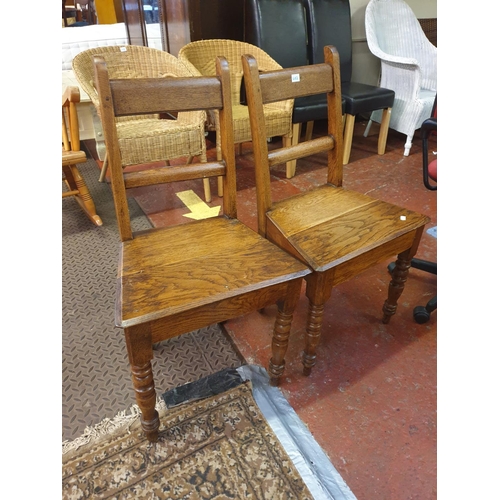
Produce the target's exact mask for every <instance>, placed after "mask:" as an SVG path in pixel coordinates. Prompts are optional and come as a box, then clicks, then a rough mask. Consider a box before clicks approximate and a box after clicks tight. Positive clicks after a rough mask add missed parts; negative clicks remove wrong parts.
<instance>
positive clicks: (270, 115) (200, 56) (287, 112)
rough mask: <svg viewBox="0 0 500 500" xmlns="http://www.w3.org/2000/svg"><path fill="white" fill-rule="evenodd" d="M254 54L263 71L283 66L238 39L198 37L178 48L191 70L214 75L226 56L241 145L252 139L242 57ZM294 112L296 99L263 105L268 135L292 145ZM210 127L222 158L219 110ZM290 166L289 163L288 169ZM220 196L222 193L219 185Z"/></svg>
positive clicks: (236, 139) (236, 133) (236, 136)
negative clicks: (243, 94) (244, 97)
mask: <svg viewBox="0 0 500 500" xmlns="http://www.w3.org/2000/svg"><path fill="white" fill-rule="evenodd" d="M243 54H252V55H253V56H254V57H255V58H256V59H257V61H259V66H260V68H261V69H262V70H264V71H267V70H273V69H280V68H281V66H280V65H279V64H278V63H277V62H276V61H275V60H274V59H273V58H272V57H270V56H269V54H267V53H266V52H265V51H263V50H262V49H260V48H259V47H256V46H254V45H251V44H249V43H246V42H241V41H238V40H225V39H214V40H198V41H195V42H190V43H188V44H187V45H184V47H182V48H181V49H180V50H179V55H178V57H179V60H181V61H182V62H183V63H184V64H185V65H186V66H187V67H188V68H189V69H190V70H191V72H192V73H194V74H197V75H203V76H212V75H214V74H215V58H216V57H217V56H223V57H225V58H226V59H227V61H228V63H229V69H230V72H231V100H232V106H233V128H234V142H235V144H241V143H243V142H247V141H251V140H252V133H251V131H250V119H249V117H248V108H247V106H245V105H243V104H241V103H240V89H241V81H242V77H243V69H242V67H241V56H242V55H243ZM292 111H293V101H291V100H287V101H283V102H275V103H271V104H267V105H266V106H265V108H264V117H265V120H264V125H265V130H266V135H267V137H282V140H283V144H284V145H286V144H290V142H291V140H292ZM207 128H208V130H215V132H216V147H217V155H218V156H217V157H218V158H220V148H221V146H220V139H219V138H220V132H219V126H218V117H217V113H213V114H209V115H208V121H207ZM290 168H291V165H290V164H287V170H289V169H290ZM219 195H222V190H221V186H220V185H219Z"/></svg>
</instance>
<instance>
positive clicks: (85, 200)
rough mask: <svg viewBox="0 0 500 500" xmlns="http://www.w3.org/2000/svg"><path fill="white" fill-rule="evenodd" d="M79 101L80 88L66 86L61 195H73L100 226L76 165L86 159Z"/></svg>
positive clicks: (63, 113) (63, 111)
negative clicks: (63, 183) (79, 123)
mask: <svg viewBox="0 0 500 500" xmlns="http://www.w3.org/2000/svg"><path fill="white" fill-rule="evenodd" d="M79 102H80V90H79V89H78V87H66V90H65V91H64V93H63V96H62V172H63V180H64V182H65V184H66V187H67V188H68V190H67V191H63V193H62V197H63V198H66V197H68V196H74V197H75V200H76V201H77V202H78V204H79V205H80V206H81V207H82V209H83V211H84V212H85V213H86V214H87V216H88V218H89V219H90V220H91V221H92V222H93V223H94V224H95V225H96V226H102V220H101V218H100V217H99V216H98V215H97V213H96V209H95V204H94V200H93V199H92V196H91V195H90V192H89V189H88V187H87V185H86V184H85V181H84V179H83V177H82V176H81V174H80V172H79V170H78V167H77V165H78V164H79V163H85V162H86V161H87V155H86V154H85V151H82V150H81V149H80V131H79V127H78V112H77V109H76V105H77V103H79Z"/></svg>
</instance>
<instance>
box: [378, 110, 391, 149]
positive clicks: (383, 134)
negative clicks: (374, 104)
mask: <svg viewBox="0 0 500 500" xmlns="http://www.w3.org/2000/svg"><path fill="white" fill-rule="evenodd" d="M391 111H392V108H386V109H384V111H383V112H382V121H381V122H380V130H379V133H378V150H377V152H378V154H379V155H383V154H384V153H385V148H386V146H387V135H388V134H389V122H390V121H391Z"/></svg>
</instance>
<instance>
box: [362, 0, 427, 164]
mask: <svg viewBox="0 0 500 500" xmlns="http://www.w3.org/2000/svg"><path fill="white" fill-rule="evenodd" d="M365 27H366V39H367V41H368V47H369V48H370V51H371V52H372V54H374V55H375V56H377V57H378V58H379V59H380V61H381V77H380V85H381V86H383V87H387V88H389V89H392V90H394V92H395V93H396V96H395V99H394V106H393V108H392V112H391V119H390V122H389V128H391V129H393V130H397V131H398V132H401V133H403V134H405V135H406V143H405V146H404V156H408V155H409V154H410V149H411V145H412V140H413V135H414V133H415V130H418V129H419V128H420V126H421V125H422V122H423V121H424V120H425V119H427V118H429V117H430V116H431V111H432V106H433V104H434V99H435V97H436V92H437V48H436V47H435V46H434V45H433V44H432V43H431V42H430V41H429V39H428V38H427V37H426V35H425V33H424V31H423V30H422V27H421V25H420V23H419V21H418V19H417V17H416V16H415V14H414V13H413V11H412V9H411V8H410V7H409V6H408V4H406V3H405V2H404V1H403V0H370V2H369V3H368V5H367V7H366V13H365ZM380 120H381V113H380V112H379V111H375V112H373V113H372V115H371V117H370V121H369V122H368V125H367V127H366V129H365V132H364V135H365V136H366V135H367V134H368V132H369V130H370V126H371V123H372V122H374V121H375V122H380Z"/></svg>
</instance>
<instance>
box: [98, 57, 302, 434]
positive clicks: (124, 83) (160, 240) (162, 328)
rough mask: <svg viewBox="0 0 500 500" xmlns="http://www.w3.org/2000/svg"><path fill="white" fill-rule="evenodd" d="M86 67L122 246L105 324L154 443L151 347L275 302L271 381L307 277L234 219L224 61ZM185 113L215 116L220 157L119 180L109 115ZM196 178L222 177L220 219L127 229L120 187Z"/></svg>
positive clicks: (232, 160) (279, 370)
mask: <svg viewBox="0 0 500 500" xmlns="http://www.w3.org/2000/svg"><path fill="white" fill-rule="evenodd" d="M94 61H95V82H96V86H97V89H98V93H99V95H100V97H101V99H100V116H101V118H102V122H103V130H104V138H105V142H106V148H107V150H108V151H109V161H110V172H111V189H112V192H113V199H114V203H115V208H116V215H117V219H118V228H119V231H120V237H121V241H122V243H121V248H120V258H119V264H118V279H117V297H116V312H115V323H116V325H117V326H118V327H120V328H122V329H123V331H124V334H125V340H126V343H127V351H128V357H129V362H130V367H131V372H132V381H133V384H134V389H135V395H136V401H137V404H138V405H139V408H140V410H141V422H142V428H143V430H144V432H145V433H146V435H147V438H148V439H149V440H150V441H156V440H157V439H158V429H159V425H160V422H159V418H158V412H157V411H156V409H155V404H156V391H155V386H154V377H153V372H152V365H151V360H152V359H153V344H155V343H156V342H160V341H162V340H165V339H168V338H172V337H175V336H177V335H181V334H183V333H187V332H190V331H192V330H194V329H198V328H201V327H203V326H208V325H211V324H214V323H218V322H222V321H224V320H227V319H230V318H234V317H237V316H240V315H242V314H246V313H248V312H251V311H255V310H260V309H262V308H264V307H266V306H268V305H271V304H277V306H278V313H277V317H276V322H275V326H274V332H273V340H272V353H271V368H270V373H271V377H272V379H273V381H275V382H276V381H277V379H278V378H279V376H280V375H281V374H282V372H283V367H284V358H285V353H286V350H287V345H288V337H289V334H290V328H291V321H292V316H293V312H294V309H295V306H296V304H297V301H298V299H299V295H300V290H301V284H302V279H303V278H304V277H305V276H307V275H308V274H309V273H310V270H309V268H308V267H307V266H306V265H305V264H304V263H302V262H300V261H299V260H297V259H295V258H294V257H292V256H290V255H289V254H288V253H286V252H285V251H284V250H282V249H281V248H279V247H278V246H276V245H274V244H272V243H271V242H270V241H268V240H267V239H266V238H264V237H262V236H261V235H259V234H257V233H256V232H255V231H252V230H251V229H249V228H248V227H247V226H245V225H244V224H242V223H241V222H240V221H239V220H238V219H237V212H236V168H235V152H234V137H233V125H232V112H231V87H230V77H229V68H228V64H227V61H226V60H225V59H224V58H217V62H216V64H217V72H216V76H212V77H202V78H196V77H193V78H158V79H128V80H110V78H109V74H108V70H107V67H106V62H105V60H104V59H103V58H102V57H100V56H96V57H95V59H94ZM186 96H188V97H189V98H186ZM188 109H189V110H209V109H214V110H217V111H218V112H219V117H220V132H221V151H222V154H221V156H222V158H221V160H220V161H217V162H211V163H205V164H189V163H188V164H186V165H183V166H176V167H165V168H160V169H155V170H154V171H151V170H149V171H148V170H146V171H139V172H130V173H124V171H123V169H122V168H121V158H120V149H119V146H118V140H117V131H116V124H115V118H116V117H117V116H118V115H119V116H130V115H133V114H141V115H142V114H147V113H159V112H164V111H170V112H174V113H175V112H179V111H184V110H188ZM204 177H217V178H222V181H223V186H224V197H223V199H222V212H223V213H222V215H220V216H218V217H212V218H208V219H204V220H197V221H186V222H185V223H182V224H178V225H175V226H171V227H164V228H158V229H151V230H147V231H141V232H140V233H134V232H133V230H132V227H131V221H130V217H129V210H128V204H127V195H126V190H127V188H130V187H136V186H146V185H154V184H160V183H166V182H176V181H181V180H190V179H194V178H204ZM274 367H275V368H274Z"/></svg>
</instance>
